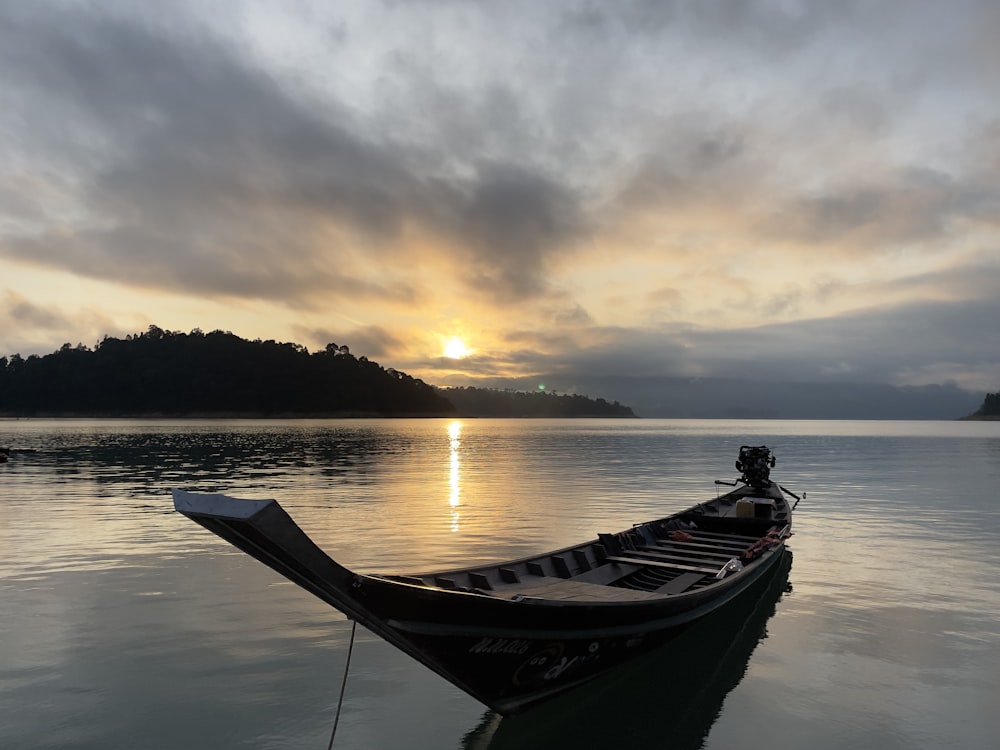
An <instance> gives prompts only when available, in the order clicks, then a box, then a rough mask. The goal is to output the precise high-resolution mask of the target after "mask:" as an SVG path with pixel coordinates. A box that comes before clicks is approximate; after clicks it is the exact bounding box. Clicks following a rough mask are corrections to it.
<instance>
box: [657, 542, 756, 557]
mask: <svg viewBox="0 0 1000 750" xmlns="http://www.w3.org/2000/svg"><path fill="white" fill-rule="evenodd" d="M656 541H657V544H662V545H665V546H666V545H669V546H671V547H685V548H687V547H690V548H691V550H692V551H697V550H705V551H706V552H708V551H715V552H718V553H719V554H723V551H724V550H725V549H727V548H730V547H732V548H735V549H746V548H747V547H749V546H750V545H749V544H748V543H746V542H732V543H731V544H718V543H717V542H675V541H674V540H673V539H657V540H656Z"/></svg>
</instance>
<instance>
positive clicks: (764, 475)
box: [736, 445, 775, 489]
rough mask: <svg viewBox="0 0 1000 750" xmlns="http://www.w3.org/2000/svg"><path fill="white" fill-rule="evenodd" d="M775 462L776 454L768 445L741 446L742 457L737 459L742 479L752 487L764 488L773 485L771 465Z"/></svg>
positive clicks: (737, 466)
mask: <svg viewBox="0 0 1000 750" xmlns="http://www.w3.org/2000/svg"><path fill="white" fill-rule="evenodd" d="M774 464H775V458H774V454H773V453H771V449H770V448H768V447H767V446H766V445H757V446H754V445H743V446H740V457H739V458H738V459H736V470H737V471H739V472H742V475H743V476H742V477H740V478H741V479H742V481H744V482H746V483H747V484H748V485H749V486H751V487H756V488H758V489H764V488H765V487H770V486H771V467H773V466H774Z"/></svg>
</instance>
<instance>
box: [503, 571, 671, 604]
mask: <svg viewBox="0 0 1000 750" xmlns="http://www.w3.org/2000/svg"><path fill="white" fill-rule="evenodd" d="M490 593H491V594H493V595H494V596H502V597H503V598H505V599H513V598H514V597H519V596H527V597H534V598H538V599H548V600H554V601H583V602H623V601H636V600H641V599H661V598H663V595H662V594H654V593H653V592H651V591H637V590H636V589H627V588H623V587H619V586H601V585H600V584H596V583H585V582H583V581H572V580H567V579H565V578H554V577H551V576H548V577H541V578H537V579H535V581H534V582H532V583H530V584H525V585H522V586H505V587H504V588H503V589H502V590H499V589H494V591H492V592H490Z"/></svg>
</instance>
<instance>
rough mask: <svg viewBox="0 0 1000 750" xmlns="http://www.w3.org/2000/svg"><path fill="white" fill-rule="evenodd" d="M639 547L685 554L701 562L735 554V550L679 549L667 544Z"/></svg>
mask: <svg viewBox="0 0 1000 750" xmlns="http://www.w3.org/2000/svg"><path fill="white" fill-rule="evenodd" d="M639 549H642V550H647V551H649V552H666V553H673V554H676V555H683V556H684V557H686V558H688V559H691V560H699V558H700V560H699V562H711V559H712V558H718V559H720V560H728V559H729V558H730V557H732V556H733V552H705V551H702V550H691V549H678V548H676V547H672V546H667V545H666V544H654V545H651V546H645V545H643V546H642V547H640V548H639Z"/></svg>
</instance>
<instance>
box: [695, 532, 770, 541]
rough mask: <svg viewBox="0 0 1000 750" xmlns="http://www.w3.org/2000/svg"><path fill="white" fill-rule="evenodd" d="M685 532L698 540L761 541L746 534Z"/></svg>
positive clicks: (757, 537)
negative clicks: (700, 538)
mask: <svg viewBox="0 0 1000 750" xmlns="http://www.w3.org/2000/svg"><path fill="white" fill-rule="evenodd" d="M685 531H687V533H688V534H690V535H691V536H693V537H695V538H696V539H697V538H698V537H707V538H711V539H732V540H734V541H735V540H737V539H749V540H750V541H752V542H756V541H757V540H758V539H760V537H759V536H748V535H746V534H729V533H725V532H722V531H702V530H701V529H685ZM761 536H763V534H761Z"/></svg>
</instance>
